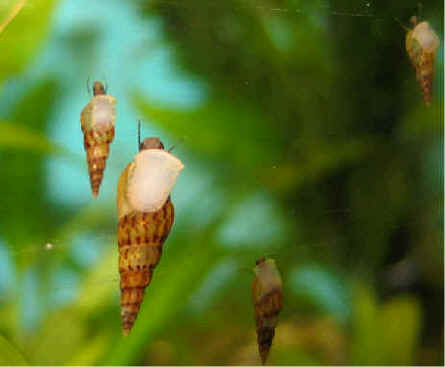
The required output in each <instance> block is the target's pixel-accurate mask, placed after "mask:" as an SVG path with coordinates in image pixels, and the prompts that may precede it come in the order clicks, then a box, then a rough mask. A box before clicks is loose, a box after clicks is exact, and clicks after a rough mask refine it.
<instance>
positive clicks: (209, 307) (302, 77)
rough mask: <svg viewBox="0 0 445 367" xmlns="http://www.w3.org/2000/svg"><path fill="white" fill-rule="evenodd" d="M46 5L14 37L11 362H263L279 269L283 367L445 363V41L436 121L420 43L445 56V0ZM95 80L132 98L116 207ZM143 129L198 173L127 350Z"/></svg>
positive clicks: (2, 123) (1, 334)
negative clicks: (93, 185) (99, 145)
mask: <svg viewBox="0 0 445 367" xmlns="http://www.w3.org/2000/svg"><path fill="white" fill-rule="evenodd" d="M20 3H23V0H20V1H19V0H1V1H0V24H1V23H3V22H4V21H5V19H7V16H8V14H10V12H11V10H12V9H13V7H14V6H16V5H17V4H19V5H20ZM24 3H25V5H24V7H23V8H22V9H21V11H20V12H19V13H18V15H17V16H16V17H15V18H14V19H13V20H12V21H11V22H10V23H9V24H8V26H7V27H6V28H4V29H3V31H2V32H1V33H0V167H1V170H2V173H1V180H0V192H1V196H0V363H1V364H16V363H17V364H40V365H44V364H82V365H89V364H121V365H122V364H210V365H211V364H258V363H259V357H258V353H257V347H256V335H255V326H254V315H253V306H252V302H251V296H250V284H251V281H252V278H253V274H252V272H251V269H252V268H253V267H254V265H255V260H256V259H257V258H258V257H260V256H263V255H266V256H270V257H273V258H275V259H276V261H277V264H278V267H279V269H280V270H281V272H282V276H283V280H284V306H283V310H282V313H281V315H280V322H279V325H278V327H277V329H276V336H275V339H274V342H273V346H272V349H271V353H270V356H269V362H270V363H271V364H443V362H444V359H443V343H444V327H443V324H444V313H443V306H444V305H443V297H444V283H443V276H444V273H443V272H444V264H443V154H442V151H443V114H442V111H443V85H442V84H443V71H442V70H443V43H442V45H441V48H440V50H439V52H438V57H437V60H436V66H435V68H436V76H435V87H434V96H433V103H432V105H431V107H430V108H426V107H425V105H424V103H423V99H422V96H421V92H420V88H419V86H418V84H417V82H416V79H415V72H414V70H413V68H412V67H411V64H410V61H409V59H408V56H407V54H406V52H405V46H404V42H405V41H404V40H405V34H406V30H405V29H404V28H403V26H402V24H403V25H404V26H406V27H408V26H410V23H409V18H410V17H411V16H412V15H420V17H421V18H423V19H425V20H428V21H429V22H430V24H431V25H432V27H433V28H434V29H435V30H436V32H437V33H438V34H439V35H440V37H441V38H442V34H443V2H442V1H439V0H437V1H429V2H426V3H423V4H419V3H418V2H417V1H414V0H413V1H406V0H404V1H402V0H399V1H396V0H393V1H386V2H382V1H380V2H378V3H377V2H374V1H361V0H352V1H334V0H332V1H327V0H325V1H321V0H320V1H309V0H307V1H298V0H226V1H218V0H212V1H210V0H188V1H179V0H178V1H176V0H140V1H126V2H124V1H118V0H94V1H88V0H75V1H74V0H59V1H57V0H28V1H25V2H24ZM398 21H399V22H400V23H399V22H398ZM88 77H90V79H91V80H97V79H99V80H105V81H106V83H107V84H108V92H109V94H111V95H113V96H115V97H116V98H117V100H118V105H117V108H118V117H117V122H116V138H115V141H114V142H113V143H112V145H111V154H110V156H109V158H108V160H107V168H106V170H105V176H104V180H103V182H102V185H101V190H100V195H99V198H98V200H96V201H94V200H93V199H92V194H91V189H90V184H89V178H88V170H87V163H86V155H85V152H84V150H83V138H82V133H81V130H80V121H79V116H80V111H81V110H82V108H83V107H84V106H85V105H86V104H87V103H88V101H89V98H90V96H89V95H88V91H87V88H86V81H87V79H88ZM137 119H142V120H143V122H144V123H143V136H159V137H161V139H162V140H163V141H164V144H165V145H166V146H167V147H171V146H173V145H175V150H174V154H175V155H176V156H178V157H179V158H180V159H181V160H182V161H183V162H184V164H185V165H186V168H185V170H184V171H183V172H182V174H181V176H180V178H179V180H178V182H177V185H176V187H175V189H174V191H173V194H172V199H173V202H174V205H175V207H176V220H175V224H174V227H173V230H172V233H171V234H170V237H169V238H168V240H167V241H166V243H165V245H164V254H163V256H162V259H161V262H160V264H159V265H158V267H157V268H156V270H155V274H154V278H153V281H152V283H151V285H150V286H149V287H148V288H147V290H146V295H145V301H144V303H143V307H142V310H141V312H140V314H139V317H138V319H137V322H136V324H135V326H134V328H133V330H132V333H131V335H130V336H129V337H128V338H125V339H124V338H123V337H122V336H121V329H120V327H121V326H120V309H119V283H118V279H119V274H118V269H117V255H118V249H117V240H116V225H117V213H116V206H115V196H116V188H117V181H118V178H119V175H120V173H121V171H122V170H123V169H124V168H125V166H126V164H127V163H128V162H130V161H131V160H132V159H133V157H134V155H135V154H136V152H137Z"/></svg>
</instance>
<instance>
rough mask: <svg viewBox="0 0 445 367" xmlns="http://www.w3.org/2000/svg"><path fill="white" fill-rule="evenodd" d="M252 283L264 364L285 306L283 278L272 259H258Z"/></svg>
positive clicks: (259, 347) (259, 345) (257, 328)
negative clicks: (280, 314) (282, 287)
mask: <svg viewBox="0 0 445 367" xmlns="http://www.w3.org/2000/svg"><path fill="white" fill-rule="evenodd" d="M255 274H256V276H255V278H254V279H253V282H252V300H253V304H254V309H255V322H256V332H257V344H258V352H259V354H260V357H261V362H262V364H265V363H266V361H267V357H268V355H269V351H270V347H271V346H272V340H273V338H274V335H275V327H276V326H277V323H278V315H279V313H280V311H281V308H282V304H283V293H282V289H281V277H280V274H279V273H278V270H277V268H276V266H275V262H274V261H273V260H271V259H267V260H266V259H264V258H261V259H258V261H257V265H256V267H255Z"/></svg>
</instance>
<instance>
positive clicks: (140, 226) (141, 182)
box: [117, 138, 184, 335]
mask: <svg viewBox="0 0 445 367" xmlns="http://www.w3.org/2000/svg"><path fill="white" fill-rule="evenodd" d="M149 139H156V140H155V143H156V142H158V143H159V144H156V145H154V146H153V147H151V146H150V144H146V143H147V141H148V140H149ZM149 139H145V140H144V142H143V143H142V144H141V148H140V149H141V150H140V152H139V153H138V154H137V155H136V157H135V159H134V161H133V162H131V163H130V164H129V165H128V166H127V167H126V168H125V170H124V171H123V172H122V175H121V177H120V179H119V184H118V195H117V208H118V217H119V224H118V243H119V273H120V289H121V297H120V304H121V319H122V331H123V334H124V335H128V334H129V332H130V330H131V328H132V327H133V324H134V323H135V321H136V318H137V315H138V313H139V310H140V306H141V303H142V301H143V299H144V293H145V288H146V287H147V286H148V285H149V284H150V282H151V279H152V276H153V271H154V269H155V267H156V265H157V264H158V263H159V261H160V259H161V255H162V246H163V244H164V242H165V240H166V239H167V237H168V235H169V233H170V230H171V227H172V225H173V221H174V206H173V203H172V201H171V198H170V191H171V189H172V188H173V185H174V183H175V182H174V181H175V180H176V177H177V176H178V175H179V172H180V171H181V170H182V169H183V167H184V166H183V165H182V163H181V162H180V161H179V159H177V158H176V157H174V156H172V155H171V154H170V153H168V152H166V151H164V150H163V145H162V143H161V142H160V141H159V139H157V138H149ZM147 146H148V147H147ZM151 150H153V152H150V151H151ZM159 150H161V151H162V152H163V153H165V154H159V153H160V152H158V151H159ZM152 154H154V156H156V157H157V158H158V160H160V162H157V163H156V164H153V165H150V164H151V163H153V162H154V161H153V159H152V157H151V155H152ZM159 156H160V157H161V158H159ZM155 161H156V159H155ZM162 162H163V163H162ZM171 162H174V164H171ZM172 170H173V171H175V172H171V171H172ZM167 171H170V175H174V176H175V179H174V180H173V182H172V180H171V179H170V175H169V174H168V173H167ZM147 187H148V189H147ZM150 188H151V189H152V190H154V192H155V193H157V195H153V194H152V193H151V192H149V191H150Z"/></svg>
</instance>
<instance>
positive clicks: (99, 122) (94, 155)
mask: <svg viewBox="0 0 445 367" xmlns="http://www.w3.org/2000/svg"><path fill="white" fill-rule="evenodd" d="M93 94H94V96H93V97H92V98H91V101H90V102H89V103H88V104H87V105H86V106H85V107H84V109H83V110H82V113H81V114H80V123H81V128H82V132H83V143H84V148H85V151H86V153H87V162H88V172H89V174H90V184H91V190H92V191H93V196H94V198H97V195H98V194H99V187H100V184H101V182H102V178H103V174H104V170H105V163H106V160H107V157H108V155H109V153H110V144H111V142H112V141H113V139H114V122H115V120H116V98H114V97H112V96H109V95H106V94H105V88H104V86H103V84H102V83H100V82H94V84H93Z"/></svg>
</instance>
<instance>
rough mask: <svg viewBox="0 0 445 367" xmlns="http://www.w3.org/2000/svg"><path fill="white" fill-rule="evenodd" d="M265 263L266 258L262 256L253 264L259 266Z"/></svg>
mask: <svg viewBox="0 0 445 367" xmlns="http://www.w3.org/2000/svg"><path fill="white" fill-rule="evenodd" d="M265 261H266V258H265V257H264V256H263V257H260V258H259V259H258V260H257V261H256V262H255V264H256V265H260V264H262V263H264V262H265Z"/></svg>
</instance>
